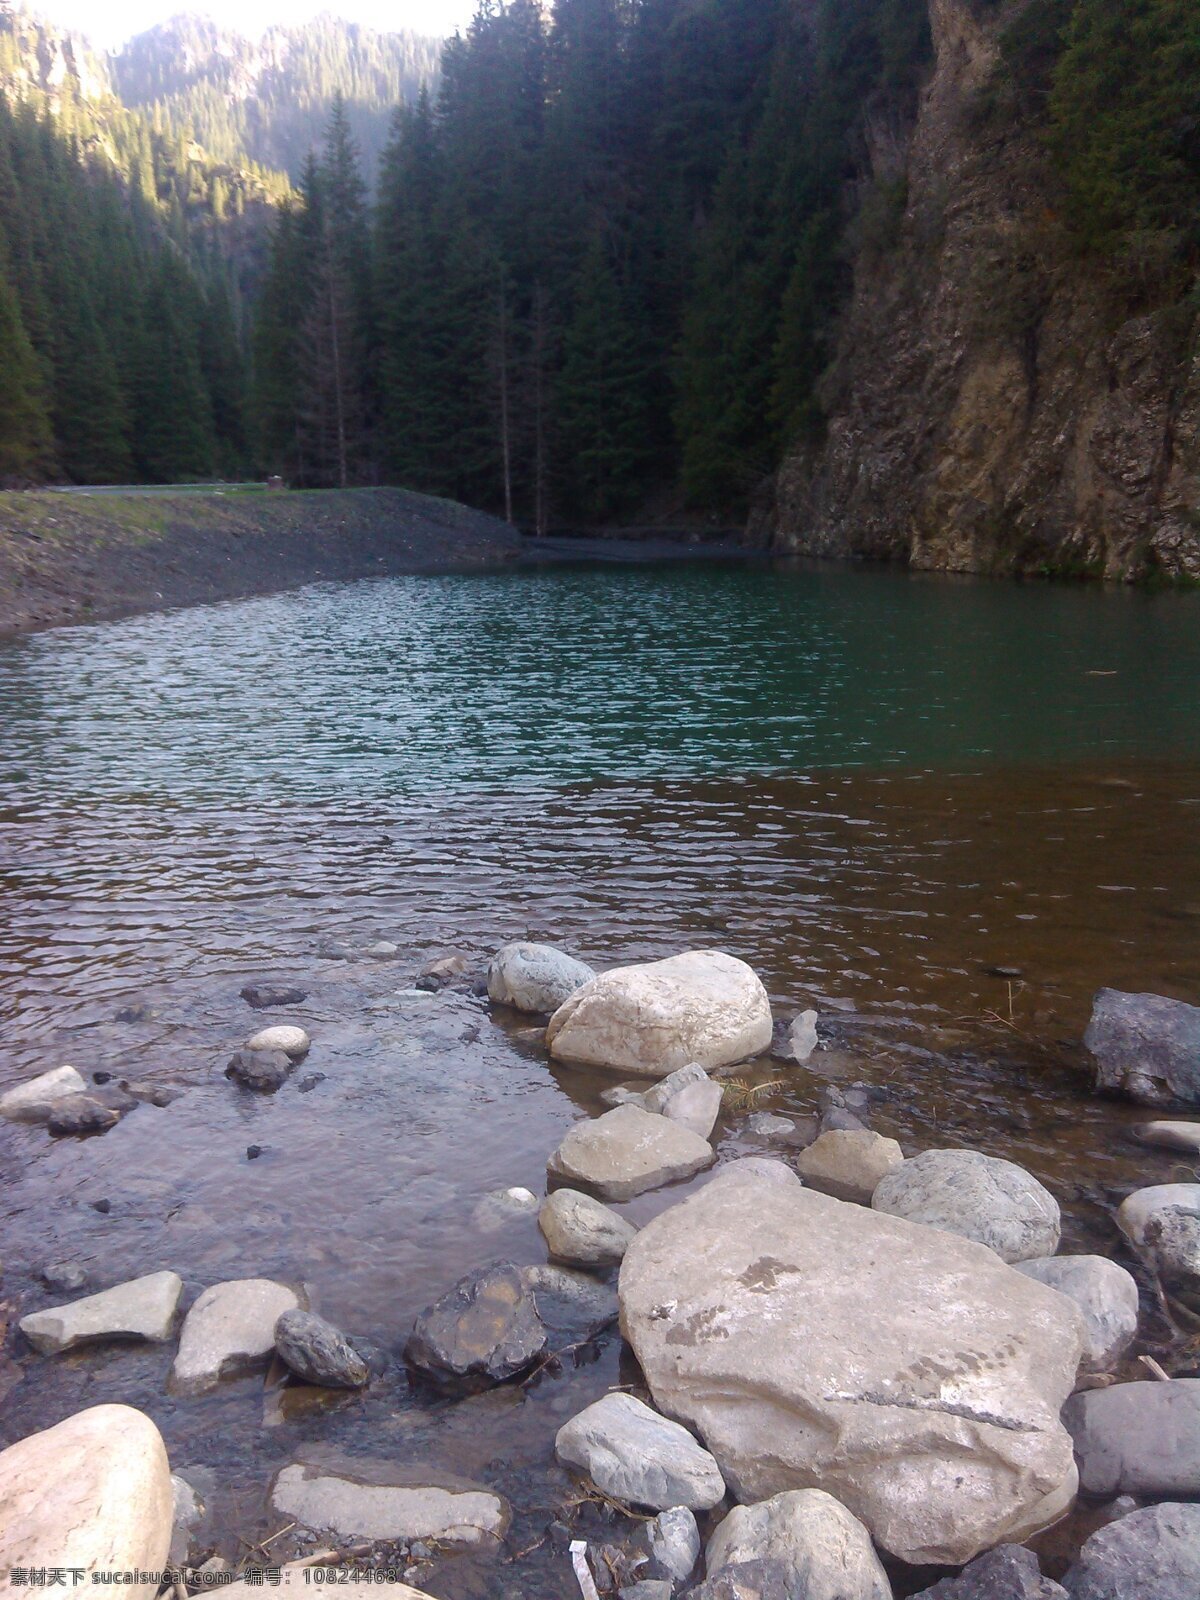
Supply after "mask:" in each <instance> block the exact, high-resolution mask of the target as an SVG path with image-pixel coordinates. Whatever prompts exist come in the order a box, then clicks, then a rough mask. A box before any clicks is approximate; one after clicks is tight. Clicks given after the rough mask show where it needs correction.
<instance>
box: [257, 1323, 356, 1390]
mask: <svg viewBox="0 0 1200 1600" xmlns="http://www.w3.org/2000/svg"><path fill="white" fill-rule="evenodd" d="M275 1350H276V1352H277V1354H278V1356H279V1358H280V1360H281V1361H282V1362H283V1363H284V1364H285V1365H286V1366H288V1367H290V1368H291V1370H292V1371H293V1372H294V1373H295V1374H296V1376H297V1377H298V1378H303V1379H304V1381H305V1382H306V1383H317V1384H322V1385H323V1386H324V1387H325V1388H327V1389H361V1388H362V1387H363V1385H364V1384H366V1383H367V1382H369V1381H370V1377H371V1371H370V1368H369V1367H368V1366H367V1363H366V1362H365V1361H364V1360H363V1358H362V1356H361V1355H359V1353H358V1351H357V1350H356V1349H355V1348H354V1346H353V1345H352V1344H351V1343H350V1341H349V1340H348V1339H347V1338H346V1336H345V1334H343V1333H341V1332H339V1330H338V1329H337V1328H335V1327H334V1326H333V1324H332V1322H326V1321H325V1319H324V1317H318V1316H317V1315H316V1314H315V1312H312V1311H285V1312H284V1313H283V1315H282V1316H281V1317H279V1318H278V1319H277V1320H276V1323H275Z"/></svg>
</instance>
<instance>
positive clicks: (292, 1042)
mask: <svg viewBox="0 0 1200 1600" xmlns="http://www.w3.org/2000/svg"><path fill="white" fill-rule="evenodd" d="M311 1043H312V1040H311V1039H310V1038H309V1037H308V1035H307V1033H305V1031H304V1029H303V1028H295V1027H289V1026H288V1025H287V1024H286V1023H277V1024H276V1025H275V1026H274V1027H273V1028H260V1029H259V1030H258V1032H257V1033H254V1034H251V1036H250V1037H249V1038H248V1039H247V1040H246V1043H245V1044H244V1045H243V1046H242V1048H243V1050H282V1051H283V1053H284V1055H285V1056H290V1057H291V1059H292V1060H293V1061H298V1060H299V1059H300V1057H301V1056H303V1055H307V1054H308V1048H309V1045H310V1044H311Z"/></svg>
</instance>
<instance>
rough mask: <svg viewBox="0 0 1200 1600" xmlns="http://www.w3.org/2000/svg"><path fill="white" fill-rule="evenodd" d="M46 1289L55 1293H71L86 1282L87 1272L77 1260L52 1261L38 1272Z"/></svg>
mask: <svg viewBox="0 0 1200 1600" xmlns="http://www.w3.org/2000/svg"><path fill="white" fill-rule="evenodd" d="M38 1276H39V1277H40V1278H41V1280H42V1282H43V1283H44V1284H45V1285H46V1287H47V1289H53V1290H54V1291H55V1293H56V1294H73V1293H74V1292H75V1290H77V1289H82V1288H83V1286H84V1284H85V1283H86V1282H87V1273H86V1272H85V1271H84V1269H83V1268H82V1267H81V1266H80V1265H79V1263H78V1261H52V1262H51V1263H50V1264H49V1266H46V1267H43V1268H42V1270H41V1272H40V1273H39V1274H38Z"/></svg>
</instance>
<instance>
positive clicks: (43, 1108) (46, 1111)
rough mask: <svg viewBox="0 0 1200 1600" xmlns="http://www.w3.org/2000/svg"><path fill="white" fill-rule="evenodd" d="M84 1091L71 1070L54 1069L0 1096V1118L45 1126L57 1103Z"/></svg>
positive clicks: (84, 1085) (73, 1069)
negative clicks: (39, 1123)
mask: <svg viewBox="0 0 1200 1600" xmlns="http://www.w3.org/2000/svg"><path fill="white" fill-rule="evenodd" d="M86 1089H87V1084H86V1083H85V1082H84V1081H83V1079H82V1078H81V1077H80V1075H79V1073H78V1072H76V1070H75V1068H74V1067H55V1068H53V1070H52V1071H50V1072H43V1073H42V1075H41V1076H40V1077H38V1078H30V1080H29V1082H28V1083H19V1084H17V1086H16V1088H15V1089H9V1090H8V1091H7V1092H6V1093H5V1094H2V1095H0V1117H5V1118H7V1120H8V1121H9V1122H45V1121H46V1119H47V1117H49V1115H50V1113H51V1112H52V1111H53V1110H54V1107H55V1106H56V1105H57V1103H58V1102H59V1101H60V1100H66V1099H68V1098H69V1097H70V1096H72V1095H77V1094H83V1093H84V1092H85V1091H86Z"/></svg>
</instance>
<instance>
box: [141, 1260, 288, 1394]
mask: <svg viewBox="0 0 1200 1600" xmlns="http://www.w3.org/2000/svg"><path fill="white" fill-rule="evenodd" d="M299 1307H300V1301H299V1298H298V1297H297V1295H296V1293H295V1291H294V1290H293V1289H289V1288H288V1286H287V1285H286V1284H284V1283H276V1282H274V1280H273V1279H271V1278H234V1279H232V1280H231V1281H230V1282H228V1283H214V1284H213V1286H212V1288H211V1289H205V1290H204V1292H203V1294H201V1295H200V1296H199V1297H198V1298H197V1300H196V1303H195V1304H194V1305H193V1306H192V1308H191V1310H190V1311H189V1312H188V1314H187V1316H186V1317H185V1318H184V1321H183V1328H182V1329H181V1330H180V1334H179V1349H178V1350H177V1351H176V1353H175V1365H174V1366H173V1367H172V1368H171V1379H172V1382H173V1383H174V1385H175V1386H176V1388H178V1389H181V1390H184V1391H187V1392H191V1393H195V1392H198V1391H200V1390H202V1389H210V1388H212V1387H213V1386H214V1385H215V1384H216V1383H217V1382H218V1380H219V1379H221V1378H223V1377H226V1376H231V1375H233V1374H235V1373H239V1372H245V1371H247V1370H248V1369H250V1368H253V1367H255V1366H258V1365H259V1364H260V1363H262V1362H265V1361H266V1360H267V1358H268V1357H269V1356H270V1355H272V1354H273V1353H274V1350H275V1324H276V1322H278V1320H279V1318H280V1317H281V1316H282V1315H283V1313H284V1312H285V1311H295V1310H296V1309H297V1308H299ZM301 1309H302V1308H301Z"/></svg>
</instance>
